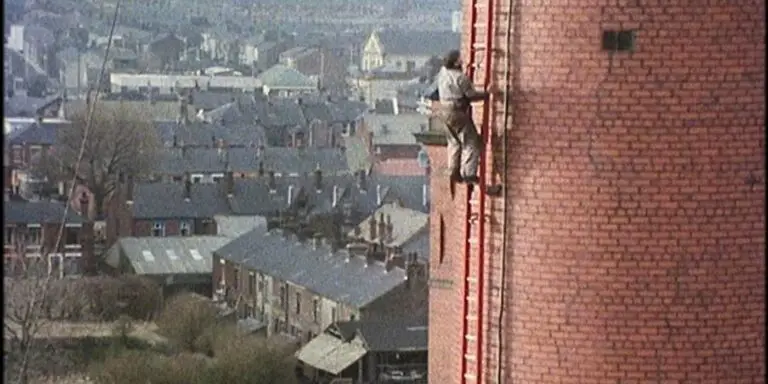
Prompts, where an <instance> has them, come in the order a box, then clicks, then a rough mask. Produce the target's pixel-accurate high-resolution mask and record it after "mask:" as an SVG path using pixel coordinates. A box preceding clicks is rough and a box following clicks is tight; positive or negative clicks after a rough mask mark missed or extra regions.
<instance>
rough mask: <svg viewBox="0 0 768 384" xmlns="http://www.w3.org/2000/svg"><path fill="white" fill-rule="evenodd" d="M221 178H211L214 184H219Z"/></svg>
mask: <svg viewBox="0 0 768 384" xmlns="http://www.w3.org/2000/svg"><path fill="white" fill-rule="evenodd" d="M222 178H223V177H221V176H213V177H212V179H213V182H214V183H220V182H221V179H222Z"/></svg>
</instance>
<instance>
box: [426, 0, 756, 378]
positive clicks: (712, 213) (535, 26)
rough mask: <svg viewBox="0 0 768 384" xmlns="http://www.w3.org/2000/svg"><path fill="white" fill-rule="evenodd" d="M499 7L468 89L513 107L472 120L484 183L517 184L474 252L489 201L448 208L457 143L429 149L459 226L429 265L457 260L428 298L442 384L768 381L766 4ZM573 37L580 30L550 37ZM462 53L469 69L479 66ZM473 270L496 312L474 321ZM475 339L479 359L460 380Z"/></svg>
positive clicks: (437, 199) (444, 234) (436, 269)
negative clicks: (470, 234)
mask: <svg viewBox="0 0 768 384" xmlns="http://www.w3.org/2000/svg"><path fill="white" fill-rule="evenodd" d="M473 2H474V3H476V4H477V5H478V6H479V7H484V8H483V9H487V6H488V4H489V2H488V1H487V0H477V1H473ZM473 2H470V1H465V2H464V3H463V4H464V5H463V8H464V9H471V7H472V3H473ZM492 9H494V10H496V11H497V12H498V13H499V14H497V15H495V17H493V16H494V15H492V22H490V23H488V16H487V13H486V12H478V20H477V21H478V23H483V24H484V25H485V26H488V25H490V29H491V31H490V35H491V36H492V40H491V41H489V42H487V41H486V39H485V36H484V31H483V32H482V33H480V34H479V35H478V36H477V39H478V43H484V44H485V47H484V48H485V49H486V50H488V49H489V48H490V49H491V51H492V52H493V55H492V57H491V60H486V59H483V60H482V61H477V62H476V63H477V64H478V70H477V72H476V74H475V76H474V78H473V80H474V82H475V83H476V84H482V82H483V77H484V74H485V73H491V74H493V75H492V77H493V81H494V82H495V85H496V88H497V89H500V92H499V93H497V94H494V95H493V97H492V98H491V99H490V102H488V103H487V104H485V103H476V104H474V105H473V115H474V116H473V117H474V121H475V122H476V123H477V126H478V130H480V131H481V134H482V137H483V138H486V139H488V140H489V141H492V142H487V143H486V144H487V145H486V146H485V148H487V150H486V151H484V152H483V154H482V156H483V157H482V161H483V162H485V164H486V165H487V168H486V173H485V174H484V175H482V176H486V178H487V179H488V180H489V183H497V182H499V183H502V184H503V185H504V188H503V191H502V196H500V197H494V196H486V199H485V202H486V207H485V212H482V213H481V215H482V216H481V219H482V220H484V221H483V223H484V228H485V236H484V237H483V238H482V239H479V238H478V236H477V234H476V229H477V226H473V227H472V228H471V229H472V231H475V234H474V239H476V240H477V241H478V243H475V244H470V253H469V254H468V255H467V254H466V253H465V244H466V242H465V241H466V238H465V232H464V231H465V228H466V227H465V225H466V224H467V223H466V220H465V218H464V214H465V211H464V208H465V204H466V202H467V201H468V200H469V199H472V200H474V201H478V200H479V199H478V198H477V193H476V194H475V196H468V195H467V194H468V191H467V189H466V188H464V187H461V186H460V187H458V188H456V189H455V194H454V195H453V196H451V192H450V184H449V181H448V177H447V176H446V168H447V161H446V160H447V159H446V156H445V151H446V148H445V147H446V143H445V135H443V134H442V133H440V134H437V133H435V134H433V133H430V132H423V133H417V134H416V136H417V137H418V140H419V141H420V142H421V143H422V144H424V145H425V146H426V150H427V152H428V154H429V160H430V161H429V162H430V166H431V168H432V169H433V172H431V174H430V193H431V196H430V204H431V206H433V207H439V209H433V210H431V213H430V215H431V217H430V221H431V222H432V223H438V222H443V221H444V223H445V225H444V226H441V225H434V224H433V225H431V226H430V228H431V231H432V232H431V233H430V238H432V239H435V240H438V239H442V241H439V240H438V241H433V242H432V244H431V245H430V246H431V252H432V253H433V254H434V255H439V260H446V261H448V260H452V261H449V262H447V263H442V264H441V263H430V268H431V270H430V278H432V279H434V280H435V281H437V280H440V281H446V282H452V285H450V284H448V283H446V285H445V286H443V287H440V288H439V289H430V290H429V327H430V330H434V329H439V330H440V332H439V334H438V337H431V336H432V335H433V334H432V333H430V339H429V357H428V360H429V367H428V370H429V383H430V384H445V383H451V384H453V383H459V382H462V381H463V378H462V376H463V375H464V374H466V375H467V376H471V377H472V378H473V379H474V380H473V381H472V382H474V383H515V384H518V383H526V384H548V383H556V382H567V383H591V382H594V383H597V382H600V383H603V382H606V383H607V382H610V383H616V382H617V380H619V379H621V380H620V381H621V382H625V381H631V382H641V383H660V382H665V381H666V382H681V383H682V382H690V383H704V382H726V381H727V382H743V383H765V372H766V362H765V358H764V357H765V330H766V302H765V292H766V268H765V265H766V264H765V250H766V249H765V244H766V240H765V239H766V237H765V230H766V229H765V212H766V211H765V201H766V200H765V191H766V190H765V178H764V176H763V175H765V124H766V120H765V119H766V109H765V108H766V105H765V84H764V80H765V78H766V66H765V59H764V57H765V53H766V46H765V28H766V27H765V23H766V18H765V11H766V3H765V1H762V0H748V1H742V2H736V1H722V2H717V3H713V2H708V3H707V2H699V3H697V6H696V7H686V6H683V7H681V6H680V4H679V3H675V2H671V1H666V2H662V1H660V2H644V1H641V2H624V1H622V2H594V1H588V0H574V1H569V2H545V1H516V2H513V1H511V0H498V1H497V2H494V3H493V8H492ZM532 15H543V16H545V17H542V18H538V17H537V21H536V22H530V18H531V16H532ZM508 23H509V24H511V26H510V25H509V24H508ZM470 28H471V26H470V23H464V33H463V36H462V40H463V42H468V41H469V38H470V36H469V32H470ZM483 29H486V28H485V27H484V28H483ZM563 30H565V31H584V33H581V34H578V36H570V37H567V38H566V37H563V38H555V39H553V38H552V32H553V31H563ZM676 36H700V37H701V36H722V38H714V39H713V38H700V37H691V38H678V37H676ZM725 36H732V37H731V38H730V40H728V38H726V37H725ZM726 40H728V41H727V42H726ZM462 45H463V46H464V47H463V50H462V56H463V58H464V60H465V62H466V64H467V66H469V64H470V63H469V61H470V60H471V58H472V57H478V56H481V55H482V53H483V52H482V51H480V52H477V55H474V54H473V52H470V44H469V43H466V44H462ZM533 52H536V54H535V55H534V54H532V53H533ZM670 52H675V53H673V54H672V56H673V57H674V59H672V60H671V59H670ZM486 65H489V66H490V68H488V69H487V70H486V68H484V67H485V66H486ZM505 101H507V102H506V103H505ZM486 106H489V107H491V110H490V111H486V112H489V114H488V115H489V116H494V118H493V119H492V120H491V121H490V122H489V123H483V122H482V118H483V114H484V111H483V109H484V107H486ZM440 128H441V127H440ZM726 170H727V171H726ZM750 173H755V174H760V175H761V176H760V177H750V176H749V175H750ZM477 189H478V188H476V192H477ZM740 207H741V208H740ZM486 215H487V216H488V218H487V219H486V218H485V217H486ZM478 223H479V222H478ZM481 244H482V245H483V246H484V254H483V255H480V254H479V251H480V245H481ZM467 258H469V263H470V269H469V274H470V276H469V277H470V278H472V279H477V280H476V281H483V282H484V284H482V286H483V287H484V291H483V292H478V288H479V287H480V286H481V285H480V284H477V283H473V284H468V288H467V289H468V291H469V292H468V296H469V297H470V298H474V299H480V300H482V301H483V302H484V308H483V311H482V312H481V311H479V310H478V308H477V306H476V305H477V303H479V301H474V302H473V303H470V304H468V310H467V311H466V312H463V310H462V308H463V303H464V302H465V295H464V289H463V286H464V284H463V282H464V281H465V280H464V278H465V276H464V268H463V266H455V264H454V263H455V262H457V261H458V262H459V264H463V261H464V260H466V259H467ZM433 260H435V258H433ZM477 260H484V265H485V267H484V270H483V271H482V274H481V272H480V266H479V265H478V264H477V263H476V261H477ZM542 261H546V262H542ZM449 264H450V265H449ZM454 266H455V267H454ZM563 282H570V283H568V284H564V283H563ZM466 316H472V317H473V321H471V323H470V326H469V333H470V334H471V335H473V336H474V337H473V338H471V340H467V338H464V337H463V336H464V334H463V331H462V328H463V324H464V321H465V320H466V319H467V317H466ZM474 319H477V321H474ZM478 323H479V324H480V325H478ZM462 340H467V344H468V350H467V351H466V353H469V354H472V355H473V356H476V357H478V360H479V361H480V366H479V367H478V365H477V364H476V362H474V361H473V362H469V363H468V364H467V371H465V372H462V371H461V369H460V367H461V366H462V360H463V356H462V352H463V351H461V347H460V346H461V345H462ZM478 342H479V343H480V344H478ZM478 347H479V348H480V355H478V354H477V352H478V351H477V348H478ZM478 368H480V371H479V372H478V371H477V369H478Z"/></svg>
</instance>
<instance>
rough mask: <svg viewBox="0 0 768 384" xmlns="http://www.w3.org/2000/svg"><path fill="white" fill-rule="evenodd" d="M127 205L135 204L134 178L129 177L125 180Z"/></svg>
mask: <svg viewBox="0 0 768 384" xmlns="http://www.w3.org/2000/svg"><path fill="white" fill-rule="evenodd" d="M125 203H126V204H128V205H131V204H133V176H132V175H128V176H126V178H125Z"/></svg>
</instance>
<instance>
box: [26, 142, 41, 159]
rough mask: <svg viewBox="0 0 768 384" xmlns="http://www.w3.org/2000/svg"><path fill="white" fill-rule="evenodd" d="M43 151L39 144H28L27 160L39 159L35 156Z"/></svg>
mask: <svg viewBox="0 0 768 384" xmlns="http://www.w3.org/2000/svg"><path fill="white" fill-rule="evenodd" d="M42 152H43V148H42V147H40V146H39V145H30V146H29V160H30V162H31V161H33V160H34V161H39V160H40V159H39V158H38V157H37V156H38V155H39V154H40V153H42Z"/></svg>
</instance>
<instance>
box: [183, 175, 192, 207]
mask: <svg viewBox="0 0 768 384" xmlns="http://www.w3.org/2000/svg"><path fill="white" fill-rule="evenodd" d="M191 199H192V178H191V177H190V175H189V173H187V174H185V175H184V201H187V202H189V201H190V200H191Z"/></svg>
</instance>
